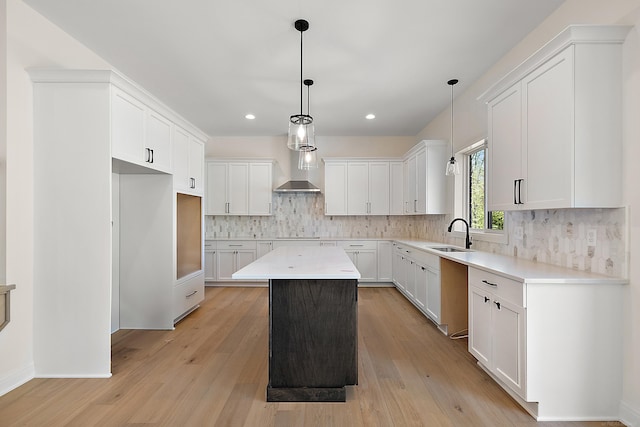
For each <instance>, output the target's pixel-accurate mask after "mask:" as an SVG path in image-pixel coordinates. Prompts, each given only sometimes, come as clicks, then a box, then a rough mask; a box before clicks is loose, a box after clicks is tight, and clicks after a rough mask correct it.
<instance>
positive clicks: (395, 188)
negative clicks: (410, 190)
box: [389, 162, 404, 215]
mask: <svg viewBox="0 0 640 427" xmlns="http://www.w3.org/2000/svg"><path fill="white" fill-rule="evenodd" d="M403 213H404V167H403V164H402V162H390V163H389V215H402V214H403Z"/></svg>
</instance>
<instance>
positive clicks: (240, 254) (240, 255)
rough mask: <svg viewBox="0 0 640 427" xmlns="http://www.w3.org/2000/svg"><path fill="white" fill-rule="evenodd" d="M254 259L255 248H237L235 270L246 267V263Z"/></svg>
mask: <svg viewBox="0 0 640 427" xmlns="http://www.w3.org/2000/svg"><path fill="white" fill-rule="evenodd" d="M255 260H256V251H255V250H251V249H243V250H237V251H236V266H235V271H238V270H240V269H241V268H243V267H246V266H247V265H249V264H251V263H252V262H253V261H255ZM235 271H234V273H235Z"/></svg>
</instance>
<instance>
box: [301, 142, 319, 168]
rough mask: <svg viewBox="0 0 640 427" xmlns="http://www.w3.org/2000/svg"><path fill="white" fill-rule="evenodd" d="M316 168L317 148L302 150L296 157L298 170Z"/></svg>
mask: <svg viewBox="0 0 640 427" xmlns="http://www.w3.org/2000/svg"><path fill="white" fill-rule="evenodd" d="M317 167H318V148H317V147H313V148H303V149H302V150H300V154H299V156H298V169H301V170H309V169H317Z"/></svg>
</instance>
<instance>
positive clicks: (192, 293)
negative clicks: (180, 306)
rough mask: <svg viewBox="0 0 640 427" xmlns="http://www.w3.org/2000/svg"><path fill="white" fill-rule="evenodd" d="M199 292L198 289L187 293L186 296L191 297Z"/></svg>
mask: <svg viewBox="0 0 640 427" xmlns="http://www.w3.org/2000/svg"><path fill="white" fill-rule="evenodd" d="M197 293H198V291H197V290H196V291H193V292H191V293H190V294H188V295H185V298H190V297H192V296H194V295H195V294H197Z"/></svg>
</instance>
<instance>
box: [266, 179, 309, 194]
mask: <svg viewBox="0 0 640 427" xmlns="http://www.w3.org/2000/svg"><path fill="white" fill-rule="evenodd" d="M273 192H274V193H319V192H320V189H319V188H318V187H316V186H315V185H313V184H312V183H310V182H309V181H293V180H291V181H287V182H285V183H284V184H282V185H281V186H280V187H278V188H276V189H275V190H273Z"/></svg>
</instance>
